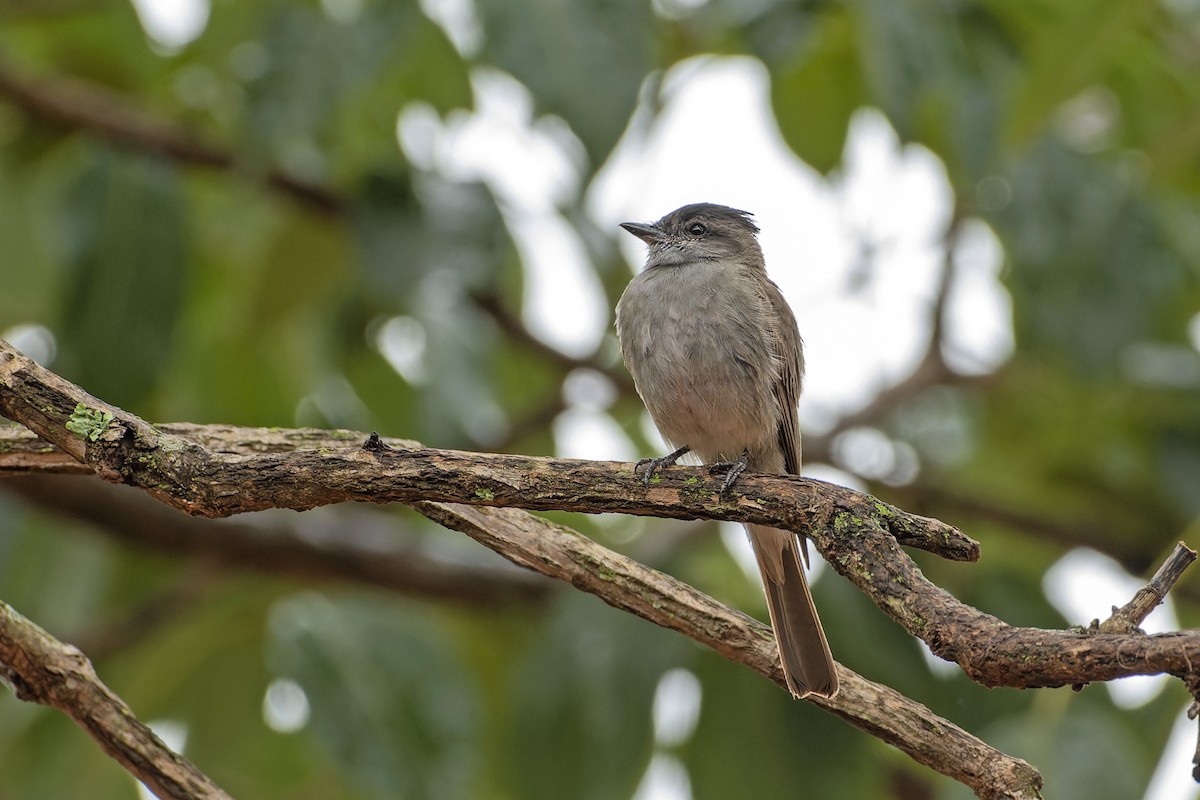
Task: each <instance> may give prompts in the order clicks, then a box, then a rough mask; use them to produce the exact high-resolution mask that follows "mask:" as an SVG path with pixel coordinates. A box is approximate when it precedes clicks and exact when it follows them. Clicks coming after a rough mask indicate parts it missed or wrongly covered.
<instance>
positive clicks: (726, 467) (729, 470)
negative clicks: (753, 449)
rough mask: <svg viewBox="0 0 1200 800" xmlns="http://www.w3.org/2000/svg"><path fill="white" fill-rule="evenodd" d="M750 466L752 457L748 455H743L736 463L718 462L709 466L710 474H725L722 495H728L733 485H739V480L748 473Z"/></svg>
mask: <svg viewBox="0 0 1200 800" xmlns="http://www.w3.org/2000/svg"><path fill="white" fill-rule="evenodd" d="M749 465H750V457H749V455H747V454H746V453H742V457H741V458H739V459H737V460H736V461H718V462H717V463H715V464H712V465H711V466H709V468H708V471H709V473H711V474H713V475H716V474H719V473H721V472H724V473H725V480H724V481H723V482H722V483H721V492H720V493H721V494H728V493H729V490H730V489H732V488H733V485H734V484H735V483H737V479H738V478H740V477H741V476H742V473H743V472H745V471H746V467H748V466H749Z"/></svg>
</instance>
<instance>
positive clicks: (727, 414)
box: [617, 262, 779, 462]
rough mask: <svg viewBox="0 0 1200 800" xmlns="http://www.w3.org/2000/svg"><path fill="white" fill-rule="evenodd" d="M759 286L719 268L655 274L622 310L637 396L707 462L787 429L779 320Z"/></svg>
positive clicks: (763, 444) (642, 280)
mask: <svg viewBox="0 0 1200 800" xmlns="http://www.w3.org/2000/svg"><path fill="white" fill-rule="evenodd" d="M768 312H769V309H768V308H767V306H766V304H765V303H764V301H763V299H762V297H761V296H760V295H759V294H758V293H756V292H755V291H754V287H753V284H750V283H749V282H747V281H746V280H745V279H742V278H740V277H737V276H735V277H734V278H733V279H732V280H731V279H730V274H729V272H727V271H724V270H722V269H720V266H719V262H717V263H714V264H708V263H701V264H694V265H688V266H684V267H676V268H654V269H649V270H646V271H644V272H642V273H641V274H640V275H638V276H637V277H635V278H634V280H633V281H632V282H631V283H630V285H629V287H628V288H627V289H626V291H625V294H624V295H623V296H622V297H621V301H620V303H619V304H618V306H617V332H618V335H619V336H620V339H621V351H622V354H623V355H624V358H625V364H626V366H627V367H628V368H629V371H630V373H631V374H632V375H633V380H634V384H635V385H636V386H637V390H638V394H640V395H641V397H642V400H643V402H645V404H646V408H647V409H648V410H649V411H650V415H651V416H652V417H653V418H654V422H655V424H656V425H657V426H658V429H659V431H660V432H661V433H662V435H663V438H665V439H667V440H668V441H669V442H671V443H672V444H674V445H677V446H678V445H688V446H690V447H691V448H692V449H693V450H694V451H695V452H696V453H697V454H698V455H699V456H700V458H701V459H703V460H704V461H705V462H712V461H717V460H723V459H733V458H737V457H738V456H740V455H741V454H742V452H743V451H744V450H750V451H751V452H755V451H756V450H760V449H763V448H768V449H769V448H770V446H771V443H772V442H773V441H774V440H775V437H776V436H777V431H778V425H779V417H778V414H779V411H778V407H777V405H778V404H777V402H776V400H775V396H774V391H773V388H774V383H775V381H776V380H777V375H778V366H777V360H776V358H775V354H774V352H773V345H772V342H771V341H770V337H769V334H768V331H769V330H770V327H771V320H770V319H768V318H767V317H766V316H765V315H766V314H767V313H768Z"/></svg>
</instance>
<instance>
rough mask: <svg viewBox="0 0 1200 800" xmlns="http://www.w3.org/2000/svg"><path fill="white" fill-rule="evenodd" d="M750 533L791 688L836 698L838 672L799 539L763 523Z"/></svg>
mask: <svg viewBox="0 0 1200 800" xmlns="http://www.w3.org/2000/svg"><path fill="white" fill-rule="evenodd" d="M746 531H747V533H748V534H749V535H750V544H751V545H752V546H753V547H754V555H755V556H756V557H757V559H758V568H759V570H760V571H761V572H762V579H763V589H764V590H765V591H766V594H767V609H768V610H769V611H770V612H771V628H772V629H773V630H774V631H775V641H776V642H777V643H778V645H779V658H780V661H781V662H782V663H783V674H784V675H785V676H786V677H787V685H788V689H789V690H791V692H792V694H793V695H795V696H796V697H806V696H808V695H810V694H816V695H820V696H821V697H833V696H834V695H835V694H837V690H838V678H837V668H836V667H835V666H834V664H833V656H832V655H831V654H830V652H829V644H828V643H827V642H826V641H825V631H824V630H822V628H821V620H820V619H819V618H818V617H817V608H816V606H814V605H813V599H812V594H811V593H810V592H809V590H808V580H807V579H806V578H805V577H804V564H803V563H802V562H801V558H800V554H801V543H800V540H799V538H798V537H797V536H796V535H795V534H794V533H791V532H790V531H784V530H779V529H778V528H767V527H764V526H762V525H747V526H746Z"/></svg>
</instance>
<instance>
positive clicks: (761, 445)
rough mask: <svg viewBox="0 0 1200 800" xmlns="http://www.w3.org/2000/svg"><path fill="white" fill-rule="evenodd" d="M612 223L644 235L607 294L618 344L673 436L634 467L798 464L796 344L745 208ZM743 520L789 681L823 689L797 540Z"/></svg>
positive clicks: (706, 206) (731, 470)
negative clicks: (617, 285) (639, 253)
mask: <svg viewBox="0 0 1200 800" xmlns="http://www.w3.org/2000/svg"><path fill="white" fill-rule="evenodd" d="M621 227H622V228H624V229H625V230H627V231H629V232H630V233H632V234H633V235H634V236H636V237H638V238H639V239H641V240H642V241H643V242H645V243H646V244H648V245H649V246H650V254H649V257H648V258H647V260H646V268H645V269H644V270H642V271H641V272H640V273H639V274H638V275H637V276H636V277H635V278H634V279H633V280H632V281H630V282H629V286H628V287H627V288H626V289H625V293H624V294H622V295H621V299H620V301H619V302H618V303H617V335H618V336H619V337H620V340H621V353H622V355H623V356H624V358H625V366H626V367H627V368H628V369H629V372H630V374H632V375H633V382H634V385H635V386H636V387H637V391H638V394H639V395H641V398H642V402H644V403H645V404H646V408H647V409H648V410H649V412H650V416H651V417H653V419H654V424H655V425H657V426H658V430H659V432H660V433H662V436H663V438H664V439H666V440H667V442H668V443H670V445H671V446H672V447H677V448H678V449H677V450H676V451H675V452H673V453H671V454H670V455H667V456H664V457H662V458H651V459H643V460H642V461H640V462H638V466H637V467H636V468H635V472H636V471H637V470H638V469H644V470H645V472H644V475H643V479H644V480H645V481H646V482H647V484H648V483H649V481H650V479H651V478H652V477H653V476H654V474H655V473H656V472H658V471H659V470H661V469H662V468H663V467H667V466H670V465H672V464H674V463H675V461H676V460H677V459H678V458H680V456H682V455H684V454H685V453H687V452H689V451H691V452H694V453H695V454H696V455H698V456H699V457H700V459H701V460H702V461H703V462H704V463H706V464H711V465H712V467H711V468H712V469H713V471H714V472H718V471H723V472H725V474H726V478H725V482H724V486H723V487H722V491H727V490H728V489H729V487H731V486H732V485H733V483H734V482H735V481H736V480H737V477H738V475H740V474H741V473H742V471H744V470H746V469H747V468H749V469H754V470H759V471H762V472H776V473H790V474H793V475H796V474H799V472H800V428H799V423H798V421H797V417H796V404H797V401H798V400H799V398H800V383H801V379H802V377H803V375H804V353H803V349H802V348H803V346H802V343H801V341H800V333H799V331H798V330H797V328H796V318H795V316H794V315H793V314H792V310H791V309H790V308H789V307H788V304H787V301H785V300H784V299H783V295H782V294H781V293H780V291H779V287H778V286H776V285H775V284H774V283H773V282H772V281H771V279H770V278H768V277H767V268H766V264H765V262H764V260H763V254H762V248H760V247H759V244H758V238H757V236H756V234H757V233H758V226H757V225H756V224H755V223H754V221H753V220H752V219H751V217H750V214H748V213H747V212H745V211H738V210H737V209H733V208H728V207H726V206H719V205H714V204H712V203H695V204H693V205H688V206H684V207H683V208H680V209H677V210H675V211H672V212H671V213H670V214H667V215H666V216H665V217H663V218H662V219H660V220H659V221H658V222H655V223H653V224H650V225H645V224H640V223H633V222H626V223H623V224H622V225H621ZM746 530H747V533H748V534H749V536H750V543H751V545H752V546H753V547H754V555H755V557H756V558H757V559H758V567H759V570H760V571H761V572H762V580H763V588H764V589H765V591H766V595H767V608H768V609H769V610H770V613H771V627H772V628H773V629H774V630H775V640H776V642H777V643H778V645H779V655H780V660H781V661H782V663H783V672H784V675H786V677H787V684H788V688H789V689H790V690H791V692H792V694H793V695H795V696H796V697H805V696H807V695H809V694H816V695H821V696H822V697H832V696H833V695H834V694H836V693H837V690H838V678H837V670H836V668H835V667H834V664H833V657H832V656H831V655H830V653H829V644H828V643H827V642H826V641H825V632H824V631H823V630H822V629H821V621H820V620H819V619H818V618H817V609H816V607H815V606H814V605H813V601H812V595H811V594H810V593H809V590H808V581H807V580H806V579H805V577H804V566H805V562H807V560H808V549H807V542H806V541H804V540H803V538H802V537H799V536H797V535H796V534H794V533H791V532H790V531H785V530H779V529H777V528H768V527H765V526H762V525H747V526H746Z"/></svg>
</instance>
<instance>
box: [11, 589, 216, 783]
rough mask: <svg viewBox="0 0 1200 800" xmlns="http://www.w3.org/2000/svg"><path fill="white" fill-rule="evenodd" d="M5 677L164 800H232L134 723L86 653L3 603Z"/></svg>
mask: <svg viewBox="0 0 1200 800" xmlns="http://www.w3.org/2000/svg"><path fill="white" fill-rule="evenodd" d="M0 677H2V678H3V679H4V680H5V681H6V682H7V683H8V684H9V685H10V686H11V687H12V690H13V693H14V694H16V696H17V698H18V699H21V700H27V701H29V702H33V703H41V704H43V705H48V706H53V707H54V708H57V709H58V710H59V711H62V712H63V713H65V714H66V715H67V716H69V717H71V719H73V720H75V722H76V724H78V725H79V727H81V728H83V729H84V730H85V731H86V732H87V733H88V735H89V736H91V737H92V738H93V739H95V740H96V741H97V742H98V743H99V744H100V746H101V747H103V748H104V751H105V752H106V753H108V754H109V755H110V756H112V758H114V759H115V760H116V761H118V762H120V764H121V765H122V766H123V767H125V769H127V770H129V772H130V773H132V774H133V775H134V776H136V777H137V778H138V780H140V781H141V782H142V783H144V784H146V786H148V787H149V788H150V790H151V791H153V792H154V793H155V794H156V795H158V796H159V797H162V798H179V800H229V795H227V794H225V792H223V791H222V790H221V788H220V787H219V786H217V785H216V784H215V783H213V782H212V781H211V780H210V779H209V778H208V777H207V776H206V775H204V774H203V773H202V772H200V770H198V769H196V767H195V766H193V765H192V763H191V762H190V761H188V760H187V759H185V758H183V757H182V756H180V755H178V754H176V753H174V752H172V751H171V749H170V748H168V747H167V746H166V745H165V744H163V743H162V740H160V739H159V738H158V737H157V736H155V735H154V732H153V731H151V730H150V729H149V728H148V727H146V725H145V724H143V723H142V722H140V721H138V719H137V718H136V717H134V715H133V712H132V711H131V710H130V709H129V706H127V705H125V703H124V701H122V700H121V698H119V697H117V696H116V695H115V694H113V693H112V691H111V690H109V688H108V687H107V686H105V685H104V684H103V683H102V682H101V681H100V679H99V678H98V677H97V676H96V671H95V670H94V669H93V668H92V663H91V662H90V661H89V660H88V659H87V657H86V656H85V655H84V654H83V653H82V652H80V651H79V650H78V649H76V648H74V647H71V646H70V645H66V644H63V643H62V642H60V641H58V640H57V639H55V638H54V637H52V636H51V635H50V634H48V633H46V632H45V631H44V630H42V629H41V628H39V627H38V626H37V625H34V624H33V623H32V622H30V621H29V620H27V619H25V618H24V617H22V616H21V615H20V614H18V613H17V612H16V611H14V610H13V609H12V607H11V606H9V605H8V604H7V603H4V602H3V601H0Z"/></svg>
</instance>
